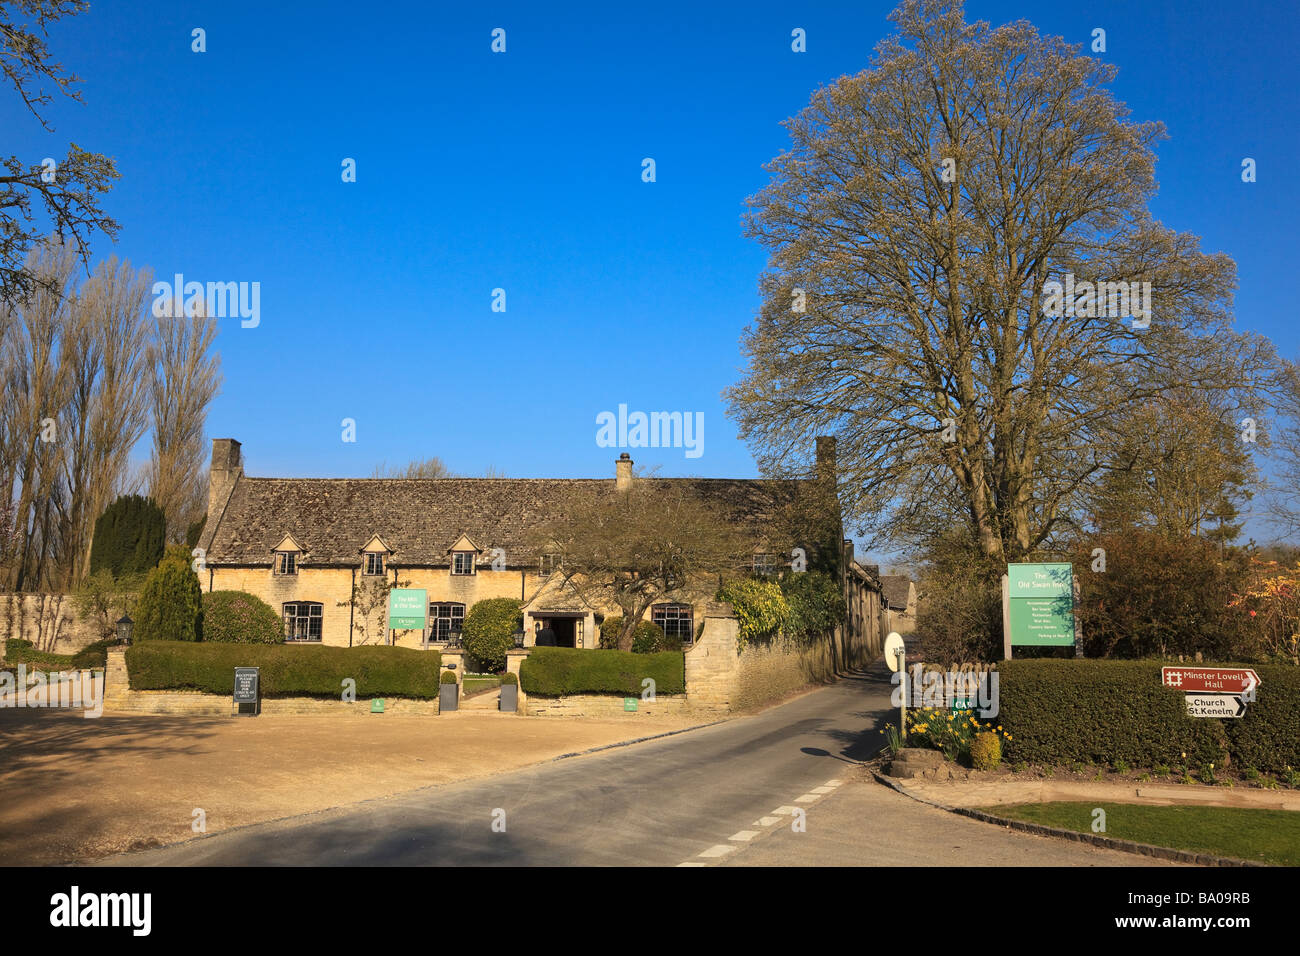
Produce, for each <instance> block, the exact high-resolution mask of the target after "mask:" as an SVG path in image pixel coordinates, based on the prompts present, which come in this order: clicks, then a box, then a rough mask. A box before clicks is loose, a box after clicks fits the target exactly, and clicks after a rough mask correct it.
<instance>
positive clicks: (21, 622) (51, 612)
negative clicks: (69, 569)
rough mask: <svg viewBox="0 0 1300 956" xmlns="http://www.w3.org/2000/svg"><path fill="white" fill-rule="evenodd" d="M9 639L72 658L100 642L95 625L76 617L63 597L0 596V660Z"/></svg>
mask: <svg viewBox="0 0 1300 956" xmlns="http://www.w3.org/2000/svg"><path fill="white" fill-rule="evenodd" d="M11 637H12V638H19V639H22V640H25V641H31V642H32V643H33V644H34V645H35V646H36V647H37V648H38V649H40V650H43V651H49V652H51V653H54V654H75V653H76V652H77V651H79V650H81V649H82V648H83V647H85V646H86V645H87V644H93V643H95V641H99V640H103V635H102V634H101V633H100V627H99V624H98V623H97V622H96V621H94V620H93V619H91V618H81V617H79V616H78V614H77V610H76V607H75V606H74V604H73V601H72V598H71V597H70V596H68V595H66V594H0V656H2V655H3V653H4V643H3V642H4V641H7V640H9V639H10V638H11Z"/></svg>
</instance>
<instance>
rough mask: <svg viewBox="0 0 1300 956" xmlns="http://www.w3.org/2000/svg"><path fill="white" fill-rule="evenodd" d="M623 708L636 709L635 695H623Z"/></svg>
mask: <svg viewBox="0 0 1300 956" xmlns="http://www.w3.org/2000/svg"><path fill="white" fill-rule="evenodd" d="M623 710H624V711H632V710H636V698H635V697H624V698H623Z"/></svg>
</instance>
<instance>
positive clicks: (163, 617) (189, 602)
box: [134, 546, 203, 641]
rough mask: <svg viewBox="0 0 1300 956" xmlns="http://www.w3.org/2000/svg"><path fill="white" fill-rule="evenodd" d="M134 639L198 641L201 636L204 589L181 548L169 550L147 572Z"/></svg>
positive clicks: (141, 593)
mask: <svg viewBox="0 0 1300 956" xmlns="http://www.w3.org/2000/svg"><path fill="white" fill-rule="evenodd" d="M135 619H136V620H135V632H134V635H135V636H134V639H135V640H138V641H197V640H198V639H199V635H200V634H201V633H202V632H203V627H202V620H203V589H202V588H201V587H200V586H199V579H198V576H197V575H196V574H195V573H194V569H193V568H191V567H190V557H189V552H187V551H186V550H185V548H184V547H183V546H177V547H174V548H171V549H169V550H168V552H167V554H166V556H165V557H164V558H163V560H162V563H161V564H159V565H158V567H156V568H154V569H153V570H152V571H150V572H149V576H148V577H147V578H146V579H145V582H144V588H143V589H142V590H141V592H140V601H139V603H138V604H137V605H136V613H135Z"/></svg>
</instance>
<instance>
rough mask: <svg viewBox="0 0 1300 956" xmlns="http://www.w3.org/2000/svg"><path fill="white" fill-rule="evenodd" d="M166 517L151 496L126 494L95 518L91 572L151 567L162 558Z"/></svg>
mask: <svg viewBox="0 0 1300 956" xmlns="http://www.w3.org/2000/svg"><path fill="white" fill-rule="evenodd" d="M166 540H167V517H166V515H164V514H163V510H162V509H161V508H159V507H158V505H156V504H155V503H154V502H153V500H152V499H150V498H141V497H140V496H139V495H126V496H124V497H121V498H118V499H117V500H116V501H114V502H113V503H112V504H111V505H109V506H108V507H107V508H105V509H104V513H103V514H102V515H100V516H99V519H98V520H97V521H96V522H95V536H94V540H93V543H92V544H91V546H90V573H91V574H94V573H95V572H96V571H99V570H100V569H101V568H107V569H108V570H109V571H111V572H112V573H113V576H114V577H121V576H122V575H124V574H135V573H141V572H145V571H151V570H152V569H153V568H154V567H156V566H157V564H158V562H159V561H161V560H162V558H163V548H164V545H165V543H166Z"/></svg>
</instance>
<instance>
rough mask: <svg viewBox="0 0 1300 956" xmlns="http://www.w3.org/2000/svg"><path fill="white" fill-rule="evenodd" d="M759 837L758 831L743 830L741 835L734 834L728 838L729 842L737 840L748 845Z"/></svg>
mask: <svg viewBox="0 0 1300 956" xmlns="http://www.w3.org/2000/svg"><path fill="white" fill-rule="evenodd" d="M756 836H758V831H757V830H741V831H740V832H739V833H733V834H732V835H731V836H729V837H727V839H728V840H736V841H738V842H740V843H748V842H749V841H750V840H752V839H754V837H756Z"/></svg>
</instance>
